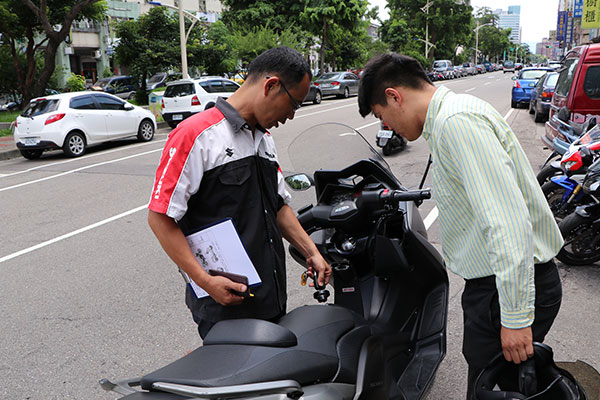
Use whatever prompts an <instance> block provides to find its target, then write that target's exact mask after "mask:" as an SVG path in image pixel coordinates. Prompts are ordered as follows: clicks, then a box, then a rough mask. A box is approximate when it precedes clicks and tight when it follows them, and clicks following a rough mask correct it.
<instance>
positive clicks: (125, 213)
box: [0, 204, 148, 263]
mask: <svg viewBox="0 0 600 400" xmlns="http://www.w3.org/2000/svg"><path fill="white" fill-rule="evenodd" d="M146 207H148V205H147V204H144V205H143V206H139V207H136V208H133V209H131V210H129V211H125V212H123V213H121V214H118V215H115V216H112V217H110V218H106V219H104V220H102V221H99V222H96V223H95V224H91V225H88V226H85V227H83V228H80V229H77V230H75V231H72V232H69V233H66V234H64V235H61V236H58V237H55V238H54V239H50V240H46V241H45V242H42V243H39V244H36V245H35V246H31V247H28V248H26V249H23V250H19V251H17V252H15V253H12V254H9V255H7V256H4V257H2V258H0V263H3V262H4V261H8V260H12V259H13V258H16V257H19V256H22V255H24V254H27V253H31V252H32V251H35V250H38V249H41V248H42V247H46V246H49V245H51V244H53V243H56V242H60V241H61V240H65V239H68V238H70V237H73V236H75V235H79V234H80V233H83V232H86V231H89V230H90V229H94V228H97V227H99V226H102V225H104V224H107V223H109V222H112V221H116V220H118V219H120V218H123V217H126V216H128V215H131V214H134V213H136V212H138V211H141V210H143V209H145V208H146Z"/></svg>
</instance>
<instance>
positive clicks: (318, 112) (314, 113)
mask: <svg viewBox="0 0 600 400" xmlns="http://www.w3.org/2000/svg"><path fill="white" fill-rule="evenodd" d="M356 106H357V103H351V104H346V105H344V106H339V107H333V108H328V109H326V110H321V111H315V112H313V113H308V114H302V115H297V116H295V117H294V119H298V118H304V117H310V116H311V115H316V114H321V113H324V112H329V111H333V110H339V109H340V108H346V107H356Z"/></svg>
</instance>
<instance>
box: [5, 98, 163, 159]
mask: <svg viewBox="0 0 600 400" xmlns="http://www.w3.org/2000/svg"><path fill="white" fill-rule="evenodd" d="M155 131H156V118H154V115H152V113H151V112H150V111H148V110H145V109H143V108H141V107H137V106H134V105H132V104H130V103H128V102H126V101H124V100H121V99H120V98H118V97H116V96H113V95H111V94H108V93H95V92H72V93H62V94H57V95H52V96H45V97H39V98H37V99H33V100H31V102H30V103H29V104H28V105H27V107H26V108H25V110H24V111H23V113H22V114H21V115H20V116H18V117H17V120H16V121H15V131H14V138H15V143H16V145H17V148H18V149H19V150H20V151H21V154H22V155H23V157H25V158H28V159H30V160H33V159H36V158H39V157H40V156H41V155H42V153H43V152H44V150H53V149H62V150H63V151H64V152H65V154H66V155H68V156H70V157H79V156H81V155H83V154H84V153H85V150H86V148H87V146H89V145H92V144H97V143H101V142H106V141H110V140H113V139H119V138H123V137H127V136H137V138H138V140H140V141H142V142H146V141H149V140H152V138H153V137H154V132H155Z"/></svg>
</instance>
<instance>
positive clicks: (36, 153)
mask: <svg viewBox="0 0 600 400" xmlns="http://www.w3.org/2000/svg"><path fill="white" fill-rule="evenodd" d="M19 151H20V152H21V155H22V156H23V157H25V158H26V159H28V160H37V159H38V158H40V157H41V156H42V153H43V152H44V150H19Z"/></svg>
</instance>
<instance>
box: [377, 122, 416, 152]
mask: <svg viewBox="0 0 600 400" xmlns="http://www.w3.org/2000/svg"><path fill="white" fill-rule="evenodd" d="M376 138H377V146H378V147H381V151H382V152H383V155H384V156H389V155H390V154H392V152H394V151H395V150H398V151H400V150H404V148H405V147H406V145H407V143H408V142H407V141H406V139H405V138H403V137H402V136H400V135H399V134H397V133H396V132H394V130H393V129H392V128H390V127H389V126H387V125H386V124H385V123H384V122H383V121H381V124H380V128H379V132H377V135H376Z"/></svg>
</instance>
